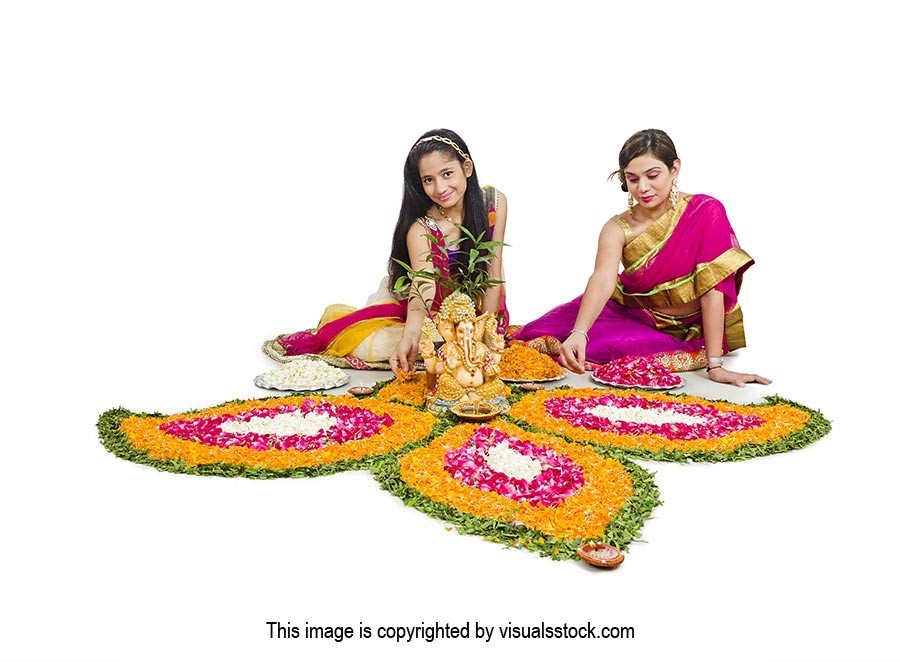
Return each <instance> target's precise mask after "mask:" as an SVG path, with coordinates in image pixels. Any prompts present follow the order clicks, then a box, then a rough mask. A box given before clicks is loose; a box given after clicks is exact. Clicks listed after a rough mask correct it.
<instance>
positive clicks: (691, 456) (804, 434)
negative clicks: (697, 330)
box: [503, 386, 831, 463]
mask: <svg viewBox="0 0 900 662" xmlns="http://www.w3.org/2000/svg"><path fill="white" fill-rule="evenodd" d="M570 389H571V387H569V386H561V387H559V388H556V389H553V391H565V390H570ZM597 390H598V391H605V390H606V389H597ZM523 395H524V393H522V392H521V391H519V393H518V394H516V396H514V397H515V401H516V402H518V400H519V399H521V397H523ZM560 395H565V394H564V393H561V394H560ZM672 397H675V398H683V397H694V398H696V397H700V396H696V395H691V394H689V393H676V394H672ZM703 399H704V400H706V401H707V402H711V403H717V402H724V403H727V404H735V403H733V402H730V401H729V400H725V399H719V400H710V399H708V398H703ZM773 405H787V406H789V407H794V408H795V409H800V410H802V411H805V412H807V413H808V414H809V415H810V416H809V420H808V421H807V422H806V424H805V425H804V426H803V427H802V428H800V429H799V430H795V431H793V432H791V433H790V434H787V435H785V436H784V437H781V438H780V439H778V440H777V441H768V442H764V443H749V444H744V445H743V446H738V447H737V448H735V449H734V450H733V451H701V450H694V451H690V450H688V451H681V450H673V449H668V448H663V449H660V450H655V451H654V450H650V449H647V448H625V447H622V446H609V445H606V444H600V443H596V442H592V441H584V440H581V439H572V438H570V437H568V436H566V435H565V434H563V433H561V432H558V431H555V430H544V429H542V428H540V427H538V426H535V425H533V424H532V423H529V422H527V421H524V420H521V419H517V418H513V417H512V416H509V415H506V414H504V416H503V418H505V419H507V420H508V421H509V422H510V423H514V424H515V425H518V426H519V427H521V428H523V429H525V430H529V431H531V432H541V433H544V434H550V435H553V436H556V437H560V438H562V439H565V440H566V441H570V442H572V443H575V444H582V445H584V446H591V447H593V448H594V449H596V450H599V451H601V452H603V453H605V454H607V455H610V456H612V457H616V458H628V457H630V458H636V459H643V460H657V461H661V462H681V463H687V462H737V461H741V460H751V459H753V458H756V457H764V456H766V455H776V454H778V453H787V452H789V451H793V450H797V449H798V448H803V447H804V446H809V445H810V444H812V443H813V442H816V441H818V440H819V439H821V438H822V437H824V436H825V435H827V434H828V433H829V432H831V421H830V420H828V419H827V418H825V416H823V415H822V413H821V412H820V411H818V410H816V409H811V408H810V407H806V406H805V405H801V404H800V403H798V402H794V401H793V400H788V399H787V398H782V397H781V396H779V395H770V396H766V398H765V400H764V401H763V402H761V403H752V404H748V405H740V406H742V407H770V406H773Z"/></svg>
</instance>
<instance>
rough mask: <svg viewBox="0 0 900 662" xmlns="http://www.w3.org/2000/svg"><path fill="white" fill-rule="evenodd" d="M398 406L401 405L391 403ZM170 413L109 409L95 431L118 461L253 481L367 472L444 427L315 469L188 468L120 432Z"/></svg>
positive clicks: (224, 464)
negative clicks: (132, 420)
mask: <svg viewBox="0 0 900 662" xmlns="http://www.w3.org/2000/svg"><path fill="white" fill-rule="evenodd" d="M291 395H303V394H302V393H293V394H291ZM284 397H289V396H287V395H286V396H273V397H270V398H250V399H247V400H229V401H228V402H223V403H222V404H220V405H212V406H211V407H203V409H211V408H214V407H222V406H224V405H231V404H243V403H245V402H251V401H266V400H279V399H282V398H284ZM316 397H319V398H321V397H325V398H329V397H333V396H316ZM394 404H401V403H394ZM403 406H405V407H409V408H410V409H417V408H416V407H412V406H410V405H403ZM199 411H201V409H192V410H189V411H186V412H182V413H179V414H178V415H179V416H181V415H184V416H190V415H192V414H196V413H198V412H199ZM168 415H169V414H160V413H158V412H156V413H135V412H132V411H129V410H127V409H124V408H122V407H117V408H115V409H109V410H107V411H105V412H103V414H101V415H100V419H99V420H98V421H97V430H98V432H99V434H100V443H102V444H103V446H104V447H105V448H106V450H108V451H109V452H110V453H112V454H113V455H115V456H116V457H118V458H121V459H123V460H128V461H129V462H135V463H137V464H144V465H147V466H149V467H153V468H154V469H156V470H158V471H168V472H172V473H180V474H188V475H194V476H221V477H226V478H234V477H242V478H256V479H270V478H299V477H314V476H326V475H329V474H334V473H338V472H341V471H351V470H364V471H365V470H368V469H369V468H370V467H371V466H372V465H373V464H375V463H377V462H378V461H380V460H381V459H383V458H385V457H389V456H397V455H401V454H403V453H406V452H408V451H410V450H412V449H414V448H418V447H419V446H423V445H425V444H427V443H430V442H431V440H432V439H434V438H435V437H436V436H438V435H440V434H443V432H444V430H445V428H444V427H443V424H442V421H441V420H440V419H436V420H435V423H434V425H433V426H432V428H431V432H430V433H429V434H428V435H426V436H425V437H424V438H422V439H419V440H417V441H412V442H410V443H408V444H406V445H405V446H402V447H401V448H398V449H396V450H393V451H389V452H387V453H379V454H377V455H369V456H366V457H363V458H359V459H357V460H340V461H338V462H330V463H328V464H321V465H318V466H315V467H295V468H293V469H267V468H262V467H249V466H245V465H242V464H231V463H227V462H216V463H212V464H198V465H195V466H191V465H189V464H187V463H185V462H184V461H182V460H177V459H173V460H158V459H156V458H153V457H150V456H149V454H148V453H147V452H146V451H143V450H141V449H139V448H135V447H134V446H133V445H132V444H131V441H129V439H128V435H126V434H125V432H123V431H122V429H121V427H120V425H121V423H122V421H123V420H125V419H126V418H129V417H131V416H138V417H141V418H151V417H163V416H168Z"/></svg>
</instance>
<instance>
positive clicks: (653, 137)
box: [609, 129, 678, 192]
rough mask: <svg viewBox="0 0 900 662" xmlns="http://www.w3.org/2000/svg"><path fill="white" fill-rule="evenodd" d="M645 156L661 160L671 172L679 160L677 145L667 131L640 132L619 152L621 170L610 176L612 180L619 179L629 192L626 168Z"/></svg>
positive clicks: (647, 130)
mask: <svg viewBox="0 0 900 662" xmlns="http://www.w3.org/2000/svg"><path fill="white" fill-rule="evenodd" d="M644 154H650V155H651V156H653V157H655V158H657V159H659V160H660V161H662V162H663V163H665V164H666V166H667V167H668V168H669V170H671V169H672V166H673V165H674V164H675V161H676V160H677V159H678V152H676V151H675V143H673V142H672V139H671V138H669V134H667V133H666V132H665V131H660V130H659V129H644V130H643V131H638V132H637V133H636V134H634V135H633V136H631V138H629V139H628V140H626V141H625V144H624V145H622V150H621V151H620V152H619V169H618V170H615V171H613V173H612V174H611V175H610V176H609V178H610V179H612V178H613V177H618V178H619V182H620V183H621V184H622V190H623V191H625V192H627V191H628V184H627V183H626V182H625V166H627V165H628V164H629V163H631V161H632V159H636V158H637V157H639V156H643V155H644Z"/></svg>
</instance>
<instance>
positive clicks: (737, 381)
mask: <svg viewBox="0 0 900 662" xmlns="http://www.w3.org/2000/svg"><path fill="white" fill-rule="evenodd" d="M706 374H707V376H708V377H709V378H710V379H711V380H712V381H714V382H718V383H719V384H733V385H734V386H740V387H742V388H743V386H744V385H745V384H752V383H756V384H771V383H772V380H771V379H766V378H765V377H760V376H759V375H753V374H750V373H747V372H732V371H731V370H726V369H725V368H713V369H712V370H710V371H709V372H708V373H706Z"/></svg>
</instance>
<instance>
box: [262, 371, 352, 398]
mask: <svg viewBox="0 0 900 662" xmlns="http://www.w3.org/2000/svg"><path fill="white" fill-rule="evenodd" d="M263 377H265V375H264V374H263V375H257V376H256V377H254V378H253V383H254V384H255V385H256V386H258V387H259V388H265V389H268V390H270V391H291V392H294V393H296V392H301V391H327V390H328V389H331V388H337V387H339V386H343V385H344V384H346V383H347V382H349V381H350V375H347V374H345V375H343V376H342V377H341V378H340V379H339V380H337V381H336V382H333V383H331V384H291V385H290V386H263V384H264V382H263V380H262V378H263Z"/></svg>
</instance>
